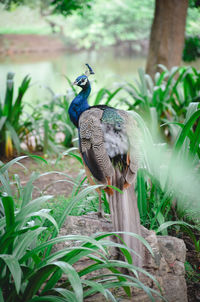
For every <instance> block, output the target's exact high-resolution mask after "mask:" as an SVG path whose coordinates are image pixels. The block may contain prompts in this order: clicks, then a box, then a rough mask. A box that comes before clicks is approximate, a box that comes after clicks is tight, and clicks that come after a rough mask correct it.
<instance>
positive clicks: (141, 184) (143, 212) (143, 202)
mask: <svg viewBox="0 0 200 302" xmlns="http://www.w3.org/2000/svg"><path fill="white" fill-rule="evenodd" d="M137 195H138V198H137V201H138V209H139V212H140V216H141V217H142V219H143V220H144V223H145V221H146V218H147V199H146V186H145V170H143V169H139V170H138V171H137Z"/></svg>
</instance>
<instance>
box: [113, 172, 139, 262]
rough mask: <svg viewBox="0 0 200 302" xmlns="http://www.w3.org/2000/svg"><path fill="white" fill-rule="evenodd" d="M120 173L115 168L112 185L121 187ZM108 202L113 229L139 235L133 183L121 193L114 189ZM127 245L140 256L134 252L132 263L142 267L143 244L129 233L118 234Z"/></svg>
mask: <svg viewBox="0 0 200 302" xmlns="http://www.w3.org/2000/svg"><path fill="white" fill-rule="evenodd" d="M120 180H121V173H120V172H119V171H118V170H115V175H114V176H113V178H112V185H114V186H116V187H121V184H120ZM108 198H109V204H110V211H111V217H112V222H113V228H114V231H116V232H117V231H123V232H132V233H135V234H138V235H140V236H141V225H140V216H139V211H138V207H137V198H136V195H135V190H134V184H132V185H131V186H130V187H129V188H128V189H126V190H124V191H123V194H121V193H119V192H117V191H116V190H115V191H114V194H113V195H111V196H109V197H108ZM120 236H121V237H122V239H123V241H124V242H125V244H126V245H127V247H129V248H131V249H133V250H134V251H135V252H136V253H137V254H138V255H140V257H138V256H136V255H135V254H133V255H132V257H133V264H134V265H137V266H140V267H142V265H143V244H142V243H141V241H140V240H138V239H137V238H135V237H132V236H130V235H126V234H123V235H120Z"/></svg>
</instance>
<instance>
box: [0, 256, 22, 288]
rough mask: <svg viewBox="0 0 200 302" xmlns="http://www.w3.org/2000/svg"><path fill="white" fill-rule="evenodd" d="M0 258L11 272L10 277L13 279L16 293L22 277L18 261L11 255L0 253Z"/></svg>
mask: <svg viewBox="0 0 200 302" xmlns="http://www.w3.org/2000/svg"><path fill="white" fill-rule="evenodd" d="M0 258H1V259H2V260H3V261H4V262H5V263H6V265H7V266H8V268H9V270H10V272H11V274H12V277H13V279H14V283H15V288H16V291H17V293H19V291H20V287H21V277H22V271H21V268H20V265H19V262H18V261H17V259H16V258H15V257H14V256H13V255H7V254H0Z"/></svg>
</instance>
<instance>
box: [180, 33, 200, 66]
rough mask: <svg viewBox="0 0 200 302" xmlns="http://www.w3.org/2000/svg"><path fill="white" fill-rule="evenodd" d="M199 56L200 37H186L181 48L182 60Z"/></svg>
mask: <svg viewBox="0 0 200 302" xmlns="http://www.w3.org/2000/svg"><path fill="white" fill-rule="evenodd" d="M199 57H200V37H199V36H193V37H186V39H185V46H184V49H183V60H184V61H185V62H191V61H194V60H196V59H198V58H199Z"/></svg>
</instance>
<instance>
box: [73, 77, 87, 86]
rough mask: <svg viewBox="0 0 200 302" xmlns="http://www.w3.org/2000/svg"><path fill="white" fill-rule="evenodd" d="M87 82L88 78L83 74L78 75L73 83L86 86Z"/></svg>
mask: <svg viewBox="0 0 200 302" xmlns="http://www.w3.org/2000/svg"><path fill="white" fill-rule="evenodd" d="M88 84H89V80H88V77H87V76H86V75H85V74H83V75H81V76H79V77H78V78H76V80H75V82H74V85H77V86H79V87H81V88H83V89H84V88H85V87H87V85H88Z"/></svg>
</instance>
